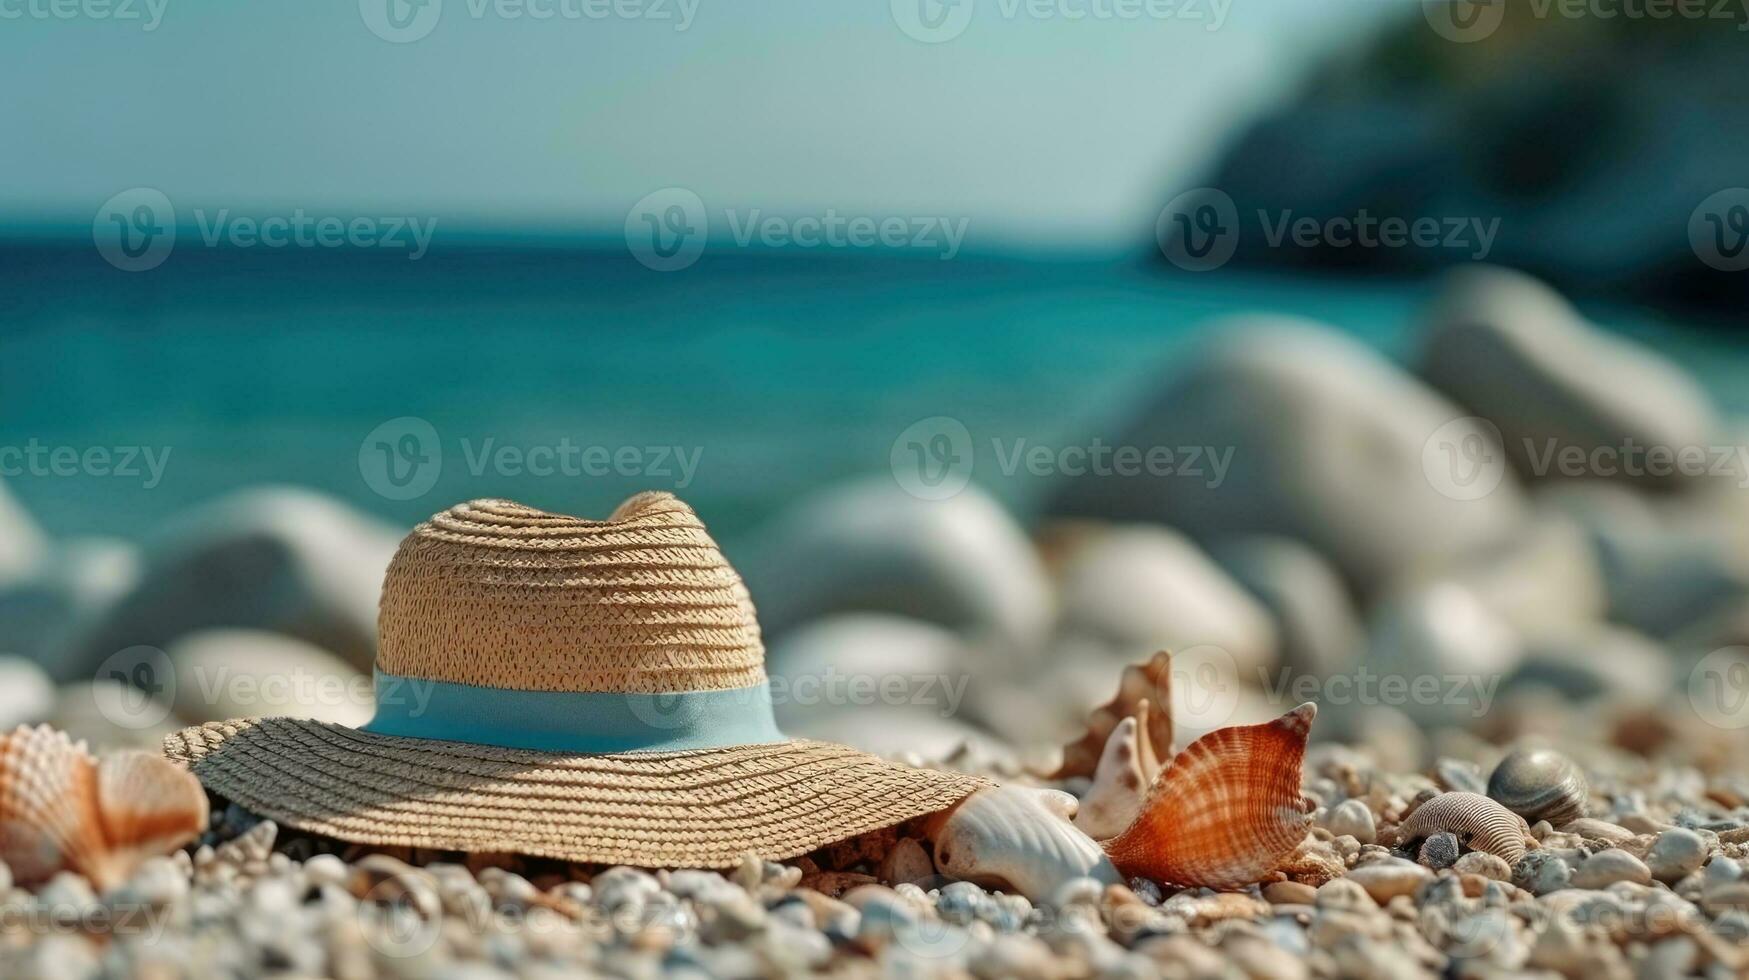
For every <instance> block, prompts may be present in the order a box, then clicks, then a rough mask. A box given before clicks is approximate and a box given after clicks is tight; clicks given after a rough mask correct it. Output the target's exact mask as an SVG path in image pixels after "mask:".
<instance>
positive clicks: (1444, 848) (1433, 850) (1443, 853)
mask: <svg viewBox="0 0 1749 980" xmlns="http://www.w3.org/2000/svg"><path fill="white" fill-rule="evenodd" d="M1461 850H1462V848H1461V847H1460V845H1459V844H1458V839H1457V835H1456V834H1453V833H1451V832H1450V831H1441V832H1439V833H1437V834H1430V835H1428V838H1427V839H1426V840H1424V841H1422V842H1421V852H1420V853H1419V854H1418V855H1416V862H1417V863H1419V864H1420V865H1421V866H1422V867H1424V868H1429V869H1431V870H1434V871H1443V870H1445V869H1446V868H1449V867H1451V866H1452V865H1454V864H1456V863H1457V861H1458V854H1459V853H1460V852H1461ZM1474 853H1478V854H1485V853H1487V852H1485V851H1477V852H1474ZM1488 856H1489V857H1493V855H1491V854H1490V855H1488ZM1495 860H1500V859H1499V858H1495ZM1500 863H1501V864H1505V863H1506V862H1505V861H1503V860H1501V861H1500Z"/></svg>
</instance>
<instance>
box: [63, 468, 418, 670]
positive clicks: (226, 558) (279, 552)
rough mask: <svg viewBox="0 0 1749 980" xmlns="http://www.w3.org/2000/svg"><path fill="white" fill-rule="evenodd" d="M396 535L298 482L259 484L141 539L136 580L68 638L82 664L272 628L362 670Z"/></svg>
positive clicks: (372, 646) (370, 654)
mask: <svg viewBox="0 0 1749 980" xmlns="http://www.w3.org/2000/svg"><path fill="white" fill-rule="evenodd" d="M401 536H402V535H401V533H400V532H399V531H398V530H396V529H395V528H392V527H390V526H388V525H385V524H382V523H381V522H378V521H376V520H374V519H372V518H370V517H367V516H365V515H363V514H361V513H358V512H357V511H354V510H352V509H351V508H349V507H347V506H346V505H344V504H342V503H340V502H338V501H336V500H333V499H331V498H328V497H326V496H323V495H321V494H318V493H314V492H311V491H308V490H300V489H293V488H282V487H269V488H259V489H252V490H246V491H242V492H239V493H236V494H233V495H230V496H227V497H223V498H220V499H219V500H216V501H213V502H211V503H208V504H205V505H203V506H201V507H198V508H196V509H195V510H193V511H191V512H189V513H187V514H184V515H182V516H181V517H180V518H179V519H177V520H174V521H171V522H170V523H168V524H166V525H165V526H164V527H163V528H162V529H161V530H160V531H159V532H158V533H157V534H156V535H155V536H154V538H153V539H152V540H151V541H150V542H149V543H148V544H147V545H146V547H145V558H144V564H143V566H142V568H141V573H140V579H139V584H138V585H137V586H136V587H135V588H134V589H133V590H132V591H131V592H129V593H128V594H127V595H126V596H124V597H123V598H121V599H119V600H118V601H117V602H116V603H115V604H114V605H113V606H112V607H111V608H110V609H109V610H108V611H107V612H106V613H105V615H103V616H102V617H101V618H100V619H99V620H98V621H97V622H95V623H94V624H93V626H92V627H91V628H90V629H89V630H87V631H86V632H85V633H84V634H83V635H82V636H81V637H80V639H79V641H78V643H77V644H76V645H75V646H74V648H73V654H72V661H71V663H73V664H75V665H78V666H79V669H81V670H84V671H86V672H89V670H90V668H91V665H95V664H97V663H98V662H100V661H102V660H103V659H104V658H106V657H108V656H110V655H112V654H114V653H116V652H117V651H120V650H124V649H127V648H129V647H133V646H139V645H145V646H154V647H158V648H161V649H162V648H166V647H167V646H168V645H169V644H170V643H172V642H174V641H175V640H176V639H177V638H178V637H180V636H182V635H184V634H187V633H191V632H194V631H196V630H200V629H205V628H208V627H227V628H239V629H243V628H247V629H260V630H267V631H270V632H276V633H283V634H286V635H288V636H293V637H297V638H299V639H302V640H305V641H307V642H309V643H312V644H314V645H316V646H318V647H321V648H323V649H325V650H328V651H331V652H333V653H334V654H336V655H337V656H339V657H340V658H341V659H342V660H345V661H346V662H347V663H350V664H351V665H352V666H353V667H354V668H355V669H357V670H360V671H368V670H370V669H371V666H372V664H373V662H374V661H375V657H376V618H377V601H378V598H379V595H380V593H381V591H382V584H383V573H384V571H385V570H386V569H387V568H388V564H389V559H390V558H391V557H392V556H393V555H394V553H395V548H396V547H397V545H398V544H399V543H400V539H401Z"/></svg>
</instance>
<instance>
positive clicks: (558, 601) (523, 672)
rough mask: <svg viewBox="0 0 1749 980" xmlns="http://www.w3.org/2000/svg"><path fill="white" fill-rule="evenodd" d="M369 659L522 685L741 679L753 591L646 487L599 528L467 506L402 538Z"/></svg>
mask: <svg viewBox="0 0 1749 980" xmlns="http://www.w3.org/2000/svg"><path fill="white" fill-rule="evenodd" d="M377 632H378V644H377V668H378V669H379V670H381V671H383V672H384V673H389V674H396V675H399V676H401V677H418V678H423V679H426V680H438V681H450V682H453V683H458V684H474V685H478V686H482V687H506V688H514V689H517V690H524V691H628V692H639V693H645V694H653V693H664V692H671V691H712V690H724V689H730V688H741V687H748V686H751V685H753V684H758V683H760V682H761V681H763V680H765V665H764V664H765V647H764V646H763V645H762V644H761V643H760V640H759V623H758V621H757V620H756V619H755V618H754V614H753V603H752V601H751V600H749V599H748V597H747V589H746V587H745V586H744V585H742V584H741V576H740V575H738V574H736V572H735V569H734V568H733V567H731V566H730V565H729V563H728V561H727V560H726V559H724V558H723V555H722V552H721V551H719V550H718V549H717V543H716V542H715V541H713V540H711V536H710V534H709V533H707V532H706V531H705V526H704V523H703V522H702V521H700V520H699V519H698V517H697V515H695V514H694V513H693V512H692V508H690V507H688V506H687V505H686V504H684V503H682V502H681V501H679V500H678V499H676V498H675V497H674V496H672V495H671V494H666V493H642V494H638V495H637V496H635V497H632V498H631V499H630V500H627V501H626V502H625V503H624V504H621V505H620V507H619V510H617V511H615V512H614V515H613V516H612V517H611V518H609V519H607V520H605V521H591V520H584V519H582V518H577V517H565V516H562V515H558V514H548V513H544V512H542V511H538V510H535V509H534V508H532V507H525V506H523V505H521V504H516V503H511V502H510V501H506V500H475V501H470V502H469V503H465V504H460V505H458V506H455V507H452V508H450V509H449V510H447V511H445V512H443V513H441V514H438V515H436V516H435V517H433V518H431V520H429V521H426V522H425V523H424V524H421V525H419V526H418V527H416V528H414V529H413V533H412V534H409V535H408V536H407V538H406V540H404V541H402V542H401V547H400V550H399V551H397V552H396V554H395V558H394V561H393V562H391V563H390V564H389V571H388V575H387V576H386V577H385V579H384V581H383V598H382V611H381V615H380V617H379V619H378V625H377Z"/></svg>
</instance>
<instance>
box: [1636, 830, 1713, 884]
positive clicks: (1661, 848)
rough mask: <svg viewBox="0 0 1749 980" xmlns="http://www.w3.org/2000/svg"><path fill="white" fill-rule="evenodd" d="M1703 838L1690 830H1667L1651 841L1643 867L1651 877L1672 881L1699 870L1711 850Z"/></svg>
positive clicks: (1667, 882)
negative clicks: (1650, 873)
mask: <svg viewBox="0 0 1749 980" xmlns="http://www.w3.org/2000/svg"><path fill="white" fill-rule="evenodd" d="M1711 850H1712V849H1711V848H1710V847H1708V846H1707V842H1706V839H1705V838H1703V837H1701V835H1699V834H1697V833H1695V832H1694V831H1692V830H1683V829H1681V828H1677V829H1674V830H1666V831H1664V832H1663V833H1661V834H1659V835H1658V838H1657V839H1656V840H1655V841H1653V842H1652V850H1651V851H1650V852H1649V853H1647V855H1646V867H1648V868H1650V869H1651V871H1652V877H1654V878H1656V879H1658V880H1659V881H1662V882H1664V883H1665V884H1671V883H1673V882H1676V881H1679V880H1681V879H1682V878H1684V877H1685V876H1687V875H1689V874H1690V873H1692V872H1694V871H1696V870H1698V869H1699V868H1700V866H1701V865H1702V864H1705V863H1706V859H1707V855H1708V854H1709V853H1710V852H1711Z"/></svg>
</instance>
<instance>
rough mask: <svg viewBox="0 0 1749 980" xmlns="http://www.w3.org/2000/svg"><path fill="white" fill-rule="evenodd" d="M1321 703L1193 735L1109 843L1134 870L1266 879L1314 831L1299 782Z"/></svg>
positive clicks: (1176, 879) (1237, 880) (1238, 881)
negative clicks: (1269, 719)
mask: <svg viewBox="0 0 1749 980" xmlns="http://www.w3.org/2000/svg"><path fill="white" fill-rule="evenodd" d="M1317 713H1318V709H1317V706H1316V705H1314V704H1311V703H1306V704H1302V705H1300V706H1299V707H1297V708H1295V709H1294V710H1292V711H1290V712H1288V713H1287V714H1285V715H1282V716H1281V717H1280V718H1277V719H1276V720H1274V721H1272V722H1268V723H1266V724H1262V725H1247V726H1244V727H1239V728H1223V729H1220V730H1218V731H1214V732H1210V733H1209V734H1207V735H1204V736H1203V737H1202V738H1199V739H1197V740H1196V741H1195V742H1192V743H1191V744H1190V747H1189V748H1187V749H1185V750H1184V751H1183V752H1182V753H1180V754H1179V755H1178V757H1177V758H1175V759H1173V760H1172V765H1171V767H1170V768H1168V769H1167V770H1166V773H1165V775H1164V776H1162V777H1161V778H1160V779H1159V780H1158V781H1157V782H1156V783H1155V784H1154V786H1153V788H1152V789H1151V790H1149V792H1148V797H1147V799H1146V800H1145V801H1144V802H1143V805H1142V812H1141V814H1140V815H1139V816H1138V817H1137V818H1136V820H1135V822H1134V823H1132V824H1131V825H1130V826H1129V827H1128V828H1127V829H1125V830H1124V832H1123V833H1121V834H1119V835H1118V836H1117V837H1116V838H1114V839H1112V840H1110V841H1108V842H1106V845H1105V849H1106V853H1108V854H1110V855H1111V859H1112V861H1113V863H1114V864H1116V866H1117V868H1118V869H1119V870H1120V871H1121V872H1123V874H1125V875H1126V876H1128V875H1141V876H1144V877H1148V878H1153V879H1155V880H1157V881H1166V882H1171V883H1173V884H1178V885H1192V886H1203V887H1210V888H1232V887H1237V886H1240V885H1248V884H1251V883H1253V882H1256V881H1258V880H1259V879H1261V878H1262V877H1263V876H1264V875H1267V874H1268V873H1269V872H1270V871H1272V870H1274V869H1275V868H1276V866H1277V865H1279V864H1280V863H1281V862H1282V861H1284V860H1286V859H1287V858H1289V857H1290V856H1292V854H1293V853H1294V851H1295V849H1296V848H1298V847H1299V845H1300V843H1301V842H1302V841H1304V840H1305V838H1306V831H1307V823H1308V821H1307V814H1308V813H1310V812H1311V809H1312V806H1311V803H1310V801H1308V800H1307V799H1306V798H1305V796H1303V795H1302V794H1301V792H1300V762H1301V760H1302V759H1303V758H1304V756H1305V752H1306V736H1307V735H1308V734H1309V733H1310V732H1311V728H1312V719H1313V718H1315V717H1317Z"/></svg>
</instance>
